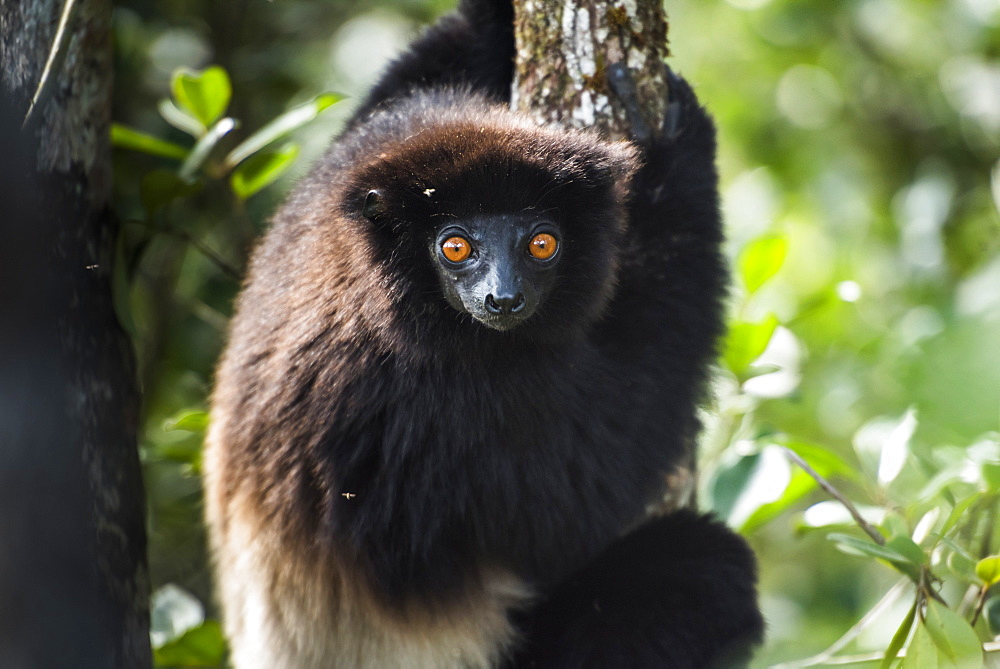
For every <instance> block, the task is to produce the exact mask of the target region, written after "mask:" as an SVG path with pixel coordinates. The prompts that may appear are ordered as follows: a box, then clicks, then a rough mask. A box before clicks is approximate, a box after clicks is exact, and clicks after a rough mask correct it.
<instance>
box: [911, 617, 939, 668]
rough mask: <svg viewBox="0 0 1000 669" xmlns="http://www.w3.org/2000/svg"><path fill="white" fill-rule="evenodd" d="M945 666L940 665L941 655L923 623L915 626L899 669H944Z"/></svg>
mask: <svg viewBox="0 0 1000 669" xmlns="http://www.w3.org/2000/svg"><path fill="white" fill-rule="evenodd" d="M946 666H947V665H944V664H942V658H941V654H940V653H939V652H938V649H937V647H936V646H935V645H934V640H933V639H931V635H930V634H928V632H927V628H926V627H924V625H923V622H921V623H919V624H917V629H916V631H915V632H914V633H913V639H912V640H911V641H910V646H909V648H907V649H906V657H904V658H903V661H902V662H901V663H900V665H899V669H945V667H946Z"/></svg>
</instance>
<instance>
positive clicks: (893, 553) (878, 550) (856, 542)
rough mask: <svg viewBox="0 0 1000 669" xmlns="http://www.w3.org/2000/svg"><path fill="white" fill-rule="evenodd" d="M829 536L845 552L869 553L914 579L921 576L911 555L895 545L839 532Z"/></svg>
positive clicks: (855, 553)
mask: <svg viewBox="0 0 1000 669" xmlns="http://www.w3.org/2000/svg"><path fill="white" fill-rule="evenodd" d="M827 538H828V539H830V540H831V541H833V542H835V543H836V544H837V548H839V549H840V550H842V551H844V552H845V553H850V554H854V555H867V556H869V557H874V558H878V559H879V560H885V561H886V562H888V563H889V564H890V565H891V566H892V567H893V568H894V569H896V571H898V572H900V573H901V574H904V575H906V576H909V577H910V578H911V579H913V580H914V581H916V580H918V579H919V578H920V569H919V567H918V566H916V565H915V564H914V562H913V561H912V560H911V559H910V557H909V556H907V555H906V554H904V553H901V552H900V551H899V550H897V549H896V548H894V547H891V546H889V545H885V546H880V545H878V544H876V543H875V542H873V541H868V540H865V539H858V538H857V537H852V536H851V535H849V534H840V533H839V532H834V533H832V534H829V535H827ZM910 543H912V541H911V542H910ZM914 545H916V544H914ZM904 550H906V549H904ZM917 550H918V551H920V555H921V556H923V551H921V550H920V548H919V547H917Z"/></svg>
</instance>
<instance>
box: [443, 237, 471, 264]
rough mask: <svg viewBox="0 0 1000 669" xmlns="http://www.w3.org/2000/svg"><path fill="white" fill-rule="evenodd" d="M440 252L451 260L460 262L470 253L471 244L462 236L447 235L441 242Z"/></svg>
mask: <svg viewBox="0 0 1000 669" xmlns="http://www.w3.org/2000/svg"><path fill="white" fill-rule="evenodd" d="M441 253H443V254H444V257H445V258H447V259H448V260H450V261H451V262H462V261H463V260H467V259H468V258H469V256H470V255H472V244H470V243H469V240H467V239H465V238H464V237H449V238H448V239H446V240H444V243H443V244H441Z"/></svg>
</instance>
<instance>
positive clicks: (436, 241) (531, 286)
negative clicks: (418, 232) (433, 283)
mask: <svg viewBox="0 0 1000 669" xmlns="http://www.w3.org/2000/svg"><path fill="white" fill-rule="evenodd" d="M430 253H431V256H432V259H433V262H434V264H435V269H436V270H437V273H438V276H439V278H440V281H441V288H442V291H443V293H444V296H445V298H446V299H447V300H448V303H449V304H450V305H451V306H452V307H453V308H455V309H456V310H458V311H460V312H463V313H467V314H469V315H470V316H472V317H473V318H474V319H476V320H477V321H479V322H480V323H482V324H483V325H485V326H487V327H489V328H493V329H495V330H510V329H511V328H514V327H517V326H518V325H519V324H520V323H522V322H524V321H525V320H527V319H528V318H530V317H531V316H532V314H534V313H535V311H536V310H537V309H538V308H539V306H540V305H541V304H542V303H543V302H544V301H545V298H546V297H547V295H548V294H549V293H550V292H551V289H552V286H553V284H554V282H555V278H556V272H555V269H556V267H557V266H558V265H559V263H560V261H561V260H562V257H563V255H564V253H563V252H562V243H561V236H560V231H559V228H558V226H557V225H556V224H555V223H553V222H551V221H549V220H544V219H538V218H536V217H531V216H523V215H503V214H500V215H489V216H480V217H474V218H469V219H467V220H458V221H449V222H448V223H447V224H445V225H443V226H441V227H440V228H439V229H438V230H437V233H436V234H435V235H434V237H433V240H432V243H431V248H430Z"/></svg>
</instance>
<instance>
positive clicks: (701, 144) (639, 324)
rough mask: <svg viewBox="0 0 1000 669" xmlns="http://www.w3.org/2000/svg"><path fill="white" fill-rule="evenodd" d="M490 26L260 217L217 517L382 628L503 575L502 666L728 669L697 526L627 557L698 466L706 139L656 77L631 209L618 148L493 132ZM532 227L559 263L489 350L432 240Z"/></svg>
mask: <svg viewBox="0 0 1000 669" xmlns="http://www.w3.org/2000/svg"><path fill="white" fill-rule="evenodd" d="M510 21H511V9H510V6H509V4H508V3H504V2H486V1H485V0H465V1H464V2H462V4H461V5H460V7H459V10H458V13H457V14H456V15H453V16H451V17H448V18H446V19H444V20H442V22H440V23H439V24H438V25H437V26H435V27H433V28H432V29H431V30H430V31H428V33H427V34H426V35H425V36H424V37H423V38H421V39H420V40H419V41H418V42H417V43H416V44H415V45H414V46H413V47H412V48H411V50H410V51H409V52H408V53H406V54H404V55H403V56H402V57H401V58H400V59H399V60H397V61H396V62H395V63H394V64H393V65H392V66H391V67H390V69H389V71H388V72H387V74H386V75H385V76H384V77H383V79H382V81H381V82H380V83H379V84H378V85H376V87H375V89H374V90H373V92H372V94H371V95H370V96H369V98H368V99H367V100H366V101H365V102H364V103H363V104H362V106H361V107H360V109H359V111H358V112H357V115H356V116H355V118H354V119H353V120H352V121H351V123H350V124H349V129H348V131H346V133H345V134H344V135H343V136H342V137H341V138H340V139H339V140H338V142H337V143H335V145H334V146H333V147H332V148H331V150H330V152H329V153H328V155H327V156H326V157H325V158H324V160H323V161H321V163H320V164H319V165H318V166H317V167H316V169H314V171H313V173H312V174H311V175H310V176H309V177H308V178H307V179H306V180H305V182H304V183H303V184H302V185H301V186H300V187H299V188H298V189H297V191H296V192H295V193H294V194H293V195H292V196H291V198H290V199H289V202H288V203H287V204H286V205H285V206H284V208H283V209H282V210H281V211H280V212H279V214H278V215H277V216H276V219H275V222H274V227H273V229H272V231H271V232H270V233H269V235H268V236H267V238H266V239H265V241H264V242H263V244H262V246H261V248H259V249H258V251H257V253H256V254H255V258H254V261H253V263H252V267H251V273H250V278H249V280H248V284H247V287H246V290H245V292H244V294H243V295H242V297H241V298H240V303H239V308H238V315H237V317H236V318H235V319H234V325H233V332H232V339H231V342H230V347H229V350H228V351H227V354H226V358H225V360H224V362H223V365H222V367H221V369H220V381H219V390H217V395H216V400H215V401H216V408H215V411H216V414H217V415H220V416H224V419H220V420H219V421H218V424H219V425H220V426H221V427H218V428H217V429H218V431H219V435H220V436H219V437H218V441H219V443H220V444H221V446H219V447H218V448H220V449H221V452H222V453H223V455H222V456H221V457H220V460H221V461H224V463H225V464H224V466H222V467H221V468H220V470H219V471H218V473H217V474H216V477H217V480H218V481H219V483H218V484H216V485H218V487H219V490H221V491H223V492H220V493H219V494H221V495H223V496H225V495H235V494H237V493H238V491H240V490H242V489H246V490H250V491H252V493H251V494H252V496H254V498H255V499H256V500H257V502H255V503H256V504H258V510H257V513H258V514H259V516H260V517H261V518H264V519H269V521H268V522H274V523H276V524H278V525H279V526H280V527H281V528H282V529H283V531H287V532H288V533H289V536H292V535H294V536H295V537H296V541H302V540H303V538H305V541H306V543H307V544H308V545H310V546H313V547H315V546H320V547H321V548H322V547H328V548H329V550H331V551H333V552H335V553H336V554H337V555H339V556H340V558H339V559H341V560H347V561H348V562H349V563H350V564H352V565H355V567H356V568H357V570H358V573H359V575H360V576H361V577H362V578H365V579H367V580H369V581H370V582H371V584H372V587H373V589H374V590H375V592H376V593H377V594H378V596H379V597H382V598H384V600H385V601H386V602H387V605H388V606H390V607H393V606H403V605H404V604H405V603H407V602H412V601H420V602H423V603H427V604H428V605H429V606H430V607H431V608H434V606H438V605H440V606H447V604H448V602H450V601H452V600H453V599H454V598H455V597H457V596H458V595H459V594H460V593H462V592H464V591H467V590H469V589H470V588H472V587H473V586H474V584H475V581H476V579H477V578H478V576H479V574H480V568H481V567H482V566H483V565H488V566H491V567H500V568H503V569H507V570H510V571H512V572H514V573H516V574H517V575H518V576H519V577H521V578H522V579H524V580H525V581H526V582H527V583H529V584H530V585H531V586H532V587H534V588H535V589H537V591H538V592H539V593H540V600H539V603H538V604H537V606H536V607H535V608H533V609H531V610H529V611H521V612H511V615H515V616H516V620H517V622H518V625H519V627H520V628H521V629H522V631H523V640H522V645H521V650H520V652H519V653H518V654H516V655H515V656H514V657H513V658H511V660H510V661H511V663H512V665H511V666H538V667H591V666H593V667H625V666H628V667H673V668H686V667H690V668H692V669H694V668H696V667H710V666H741V664H742V663H743V662H745V654H746V651H747V649H748V648H749V647H750V645H751V644H753V643H756V642H758V641H759V639H760V636H761V631H762V621H761V618H760V614H759V612H758V610H757V606H756V596H755V581H756V576H755V565H754V560H753V556H752V554H751V553H750V551H749V548H748V547H747V546H746V544H745V543H744V542H743V541H742V539H740V538H739V537H737V536H736V535H735V534H733V533H732V532H731V531H729V530H727V529H726V528H724V527H723V526H722V525H720V524H718V523H716V522H714V521H711V520H710V519H708V518H706V517H703V516H698V515H696V514H693V513H690V512H680V513H676V514H673V515H671V516H668V517H665V518H661V519H657V520H653V521H649V522H647V523H646V524H644V525H642V526H641V527H640V528H639V529H637V530H634V531H632V532H631V533H629V534H626V535H625V536H624V538H622V534H623V533H624V532H625V531H626V530H627V529H628V528H630V527H634V526H635V525H636V523H637V522H640V521H641V520H642V519H643V518H644V516H645V513H646V509H647V507H648V506H649V505H650V504H651V503H655V501H656V500H657V499H658V498H659V497H660V496H661V495H662V493H663V487H664V476H665V474H666V473H668V472H670V471H671V469H672V468H673V467H674V466H675V465H677V464H678V462H679V461H680V460H681V458H682V456H683V455H684V453H685V449H686V448H687V447H688V445H689V444H690V443H692V442H693V440H694V438H695V435H696V431H697V429H698V424H697V420H696V418H695V406H696V403H697V402H698V401H699V400H700V399H701V397H702V394H703V391H704V385H705V378H706V369H707V366H708V365H709V363H710V361H711V359H712V356H713V355H714V352H715V344H716V341H717V338H718V336H719V335H720V333H721V332H722V307H721V300H722V297H723V294H724V290H725V281H726V272H725V268H724V264H723V260H722V257H721V254H720V243H721V241H722V235H721V225H720V220H719V215H718V201H717V183H716V181H717V179H716V173H715V167H714V158H715V139H714V129H713V126H712V123H711V121H710V120H709V118H708V116H707V115H706V113H705V112H704V110H703V109H702V108H701V107H700V106H699V105H698V102H697V100H696V98H695V96H694V94H693V92H692V91H691V89H690V87H688V85H687V84H686V83H685V82H684V81H683V80H681V79H680V78H677V77H674V78H673V80H672V83H671V96H672V104H671V112H670V116H669V118H668V119H666V120H665V125H666V127H668V131H667V132H664V133H663V134H662V135H661V137H660V139H658V140H656V141H655V142H653V143H652V145H650V146H645V147H640V148H641V149H642V155H641V159H642V163H643V165H642V167H641V168H640V169H638V172H636V173H635V175H634V177H633V178H632V180H631V186H629V179H630V177H631V176H632V173H633V171H634V170H635V169H636V163H635V161H634V159H633V155H632V152H631V150H630V149H628V147H627V146H623V145H614V144H609V143H607V142H603V141H601V140H599V139H597V138H595V137H592V136H588V135H586V134H582V133H565V132H562V131H556V130H551V131H550V130H544V129H536V128H533V127H531V126H530V124H529V123H527V122H525V121H521V120H518V119H517V118H516V117H514V116H513V115H512V114H510V113H509V112H506V111H504V110H502V109H499V108H496V107H493V106H491V105H490V104H489V103H490V102H496V101H506V100H507V98H508V96H509V89H510V78H511V58H512V54H513V38H512V34H511V29H510ZM372 189H378V192H379V194H380V198H384V201H382V200H380V202H379V209H378V212H379V214H378V216H375V215H372V212H371V210H370V209H371V208H370V207H369V212H368V213H369V215H370V216H371V217H372V218H374V219H375V220H374V221H369V220H368V218H366V217H365V202H366V197H367V195H368V193H369V192H370V190H372ZM428 190H429V191H430V194H428V192H427V191H428ZM368 202H369V205H370V204H371V200H370V199H368ZM383 207H384V208H383ZM536 211H537V212H542V213H544V215H545V216H548V217H554V218H556V219H557V220H558V221H559V223H560V225H561V227H562V230H563V231H564V235H565V240H564V243H565V249H564V251H563V252H564V253H565V254H566V255H565V257H564V258H563V259H562V261H561V263H562V264H561V265H560V266H559V276H558V279H557V286H556V288H555V289H554V290H555V292H554V293H553V294H552V295H550V296H549V297H547V298H546V301H545V303H544V304H542V305H541V307H540V308H539V311H538V313H537V314H535V315H533V316H531V318H530V319H528V320H527V321H526V322H525V323H524V324H522V325H520V326H518V327H516V328H514V329H512V330H510V331H506V332H500V331H495V330H491V329H489V328H486V327H484V326H483V325H482V324H481V323H479V322H477V321H474V320H472V319H471V318H469V317H468V316H467V315H463V314H461V313H459V312H458V311H456V310H455V309H454V308H453V307H452V306H450V305H449V304H448V303H447V302H446V301H445V300H444V298H443V296H442V292H441V288H440V284H439V283H438V278H437V276H436V275H435V273H434V270H433V266H432V264H431V259H430V256H429V254H428V253H427V247H428V240H429V239H431V238H432V237H433V235H434V234H435V230H436V226H438V225H439V224H440V223H441V221H442V220H451V219H454V220H461V219H462V217H469V216H476V215H484V214H488V215H496V216H502V215H504V214H505V213H506V212H509V213H517V214H519V215H523V214H525V213H526V212H527V213H530V212H536ZM324 550H325V549H324ZM345 556H346V557H345ZM574 574H575V576H574Z"/></svg>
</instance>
